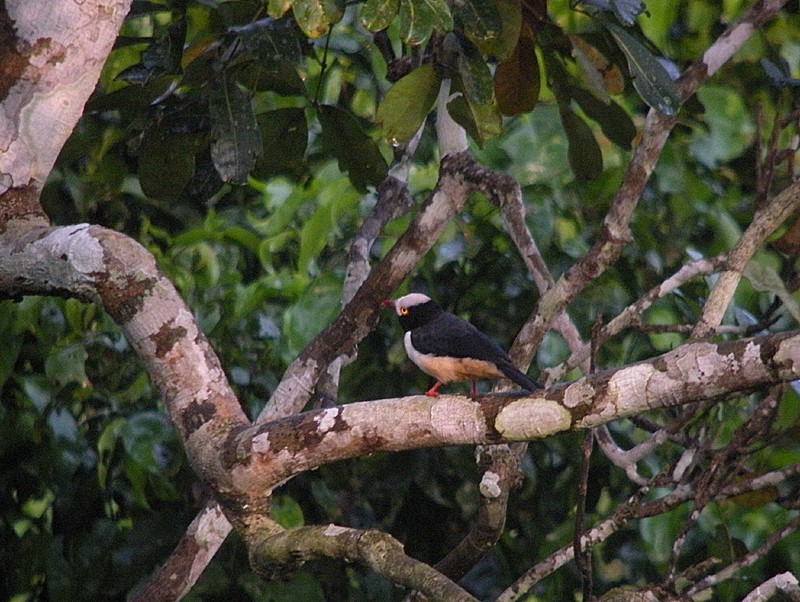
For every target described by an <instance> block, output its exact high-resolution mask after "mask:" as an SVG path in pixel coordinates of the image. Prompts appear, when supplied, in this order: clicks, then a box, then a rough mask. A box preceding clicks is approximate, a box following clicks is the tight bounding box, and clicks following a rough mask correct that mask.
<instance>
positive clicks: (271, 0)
mask: <svg viewBox="0 0 800 602" xmlns="http://www.w3.org/2000/svg"><path fill="white" fill-rule="evenodd" d="M293 3H294V0H267V14H269V16H270V17H272V18H273V19H280V18H281V17H282V16H283V15H284V14H286V11H287V10H289V9H290V8H292V4H293Z"/></svg>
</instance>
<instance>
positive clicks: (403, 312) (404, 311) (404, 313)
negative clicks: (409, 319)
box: [400, 307, 408, 316]
mask: <svg viewBox="0 0 800 602" xmlns="http://www.w3.org/2000/svg"><path fill="white" fill-rule="evenodd" d="M400 315H401V316H407V315H408V308H407V307H401V308H400Z"/></svg>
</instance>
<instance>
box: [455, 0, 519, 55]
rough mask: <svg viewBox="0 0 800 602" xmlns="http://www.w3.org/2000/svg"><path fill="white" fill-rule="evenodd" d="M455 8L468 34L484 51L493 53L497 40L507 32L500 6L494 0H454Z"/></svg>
mask: <svg viewBox="0 0 800 602" xmlns="http://www.w3.org/2000/svg"><path fill="white" fill-rule="evenodd" d="M453 10H454V11H455V13H456V14H457V15H458V18H459V19H460V21H461V23H462V24H463V27H464V33H465V34H466V36H467V37H468V38H469V39H470V40H471V41H472V42H473V43H474V44H475V45H476V46H477V47H478V48H480V49H481V50H482V51H483V52H486V53H492V49H493V48H494V47H495V46H496V45H497V41H498V40H499V39H500V38H501V36H503V35H506V34H507V32H505V31H504V30H503V21H502V19H501V17H500V10H499V7H498V5H497V4H496V3H495V2H493V1H492V0H454V2H453Z"/></svg>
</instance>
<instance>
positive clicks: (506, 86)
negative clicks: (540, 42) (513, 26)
mask: <svg viewBox="0 0 800 602" xmlns="http://www.w3.org/2000/svg"><path fill="white" fill-rule="evenodd" d="M540 89H541V76H540V73H539V61H538V60H537V58H536V50H535V48H534V44H533V39H532V38H531V37H530V36H520V38H519V40H518V41H517V45H516V47H515V48H514V52H513V53H512V54H511V56H510V57H509V58H508V60H507V61H505V62H503V63H500V64H499V65H497V68H496V69H495V71H494V91H495V95H496V96H497V106H498V108H499V110H500V112H501V113H502V114H503V115H518V114H520V113H527V112H528V111H532V110H533V107H535V106H536V102H537V101H538V100H539V92H540Z"/></svg>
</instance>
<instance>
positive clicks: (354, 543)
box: [250, 525, 476, 602]
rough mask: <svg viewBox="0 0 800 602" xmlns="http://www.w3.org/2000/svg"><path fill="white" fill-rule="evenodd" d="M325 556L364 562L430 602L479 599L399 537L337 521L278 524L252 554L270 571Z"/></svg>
mask: <svg viewBox="0 0 800 602" xmlns="http://www.w3.org/2000/svg"><path fill="white" fill-rule="evenodd" d="M320 556H324V557H328V558H340V559H342V560H346V561H347V562H360V563H362V564H365V565H366V566H368V567H370V568H371V569H373V570H374V571H375V572H377V573H378V574H380V575H383V576H384V577H386V578H387V579H389V580H391V581H392V582H393V583H397V584H399V585H403V586H406V587H409V588H412V589H416V590H419V591H421V592H423V593H424V594H425V595H426V596H427V597H428V598H429V599H430V600H440V601H441V602H475V601H476V598H474V597H472V596H471V595H469V594H468V593H467V592H466V591H465V590H463V589H462V588H461V587H459V586H458V585H456V584H455V583H453V582H452V581H450V580H449V579H447V578H446V577H444V576H443V575H442V574H441V573H440V572H438V571H436V570H435V569H433V568H431V567H430V566H429V565H427V564H425V563H424V562H420V561H419V560H415V559H414V558H411V557H410V556H408V555H407V554H406V553H405V551H404V550H403V545H402V544H401V543H400V542H399V541H397V540H396V539H395V538H394V537H392V536H391V535H389V534H387V533H383V532H381V531H378V530H376V529H367V530H363V529H351V528H347V527H340V526H337V525H325V526H308V527H298V528H295V529H287V530H277V529H274V528H273V529H271V532H270V533H268V534H266V535H265V536H264V537H263V538H262V539H261V541H260V542H256V543H255V545H254V546H253V548H252V552H251V555H250V557H251V562H252V564H253V566H254V567H255V568H256V570H258V571H259V572H261V573H265V574H268V575H269V574H273V573H274V572H276V571H277V572H280V571H281V570H283V568H284V567H285V566H286V565H290V566H293V567H296V566H298V565H301V564H303V563H304V562H306V561H308V560H311V559H312V558H316V557H320Z"/></svg>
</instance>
